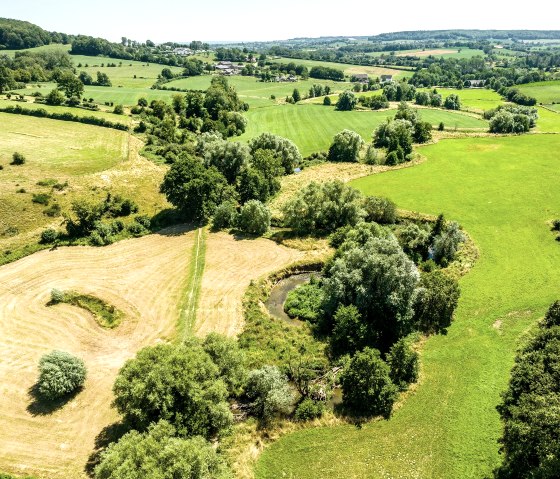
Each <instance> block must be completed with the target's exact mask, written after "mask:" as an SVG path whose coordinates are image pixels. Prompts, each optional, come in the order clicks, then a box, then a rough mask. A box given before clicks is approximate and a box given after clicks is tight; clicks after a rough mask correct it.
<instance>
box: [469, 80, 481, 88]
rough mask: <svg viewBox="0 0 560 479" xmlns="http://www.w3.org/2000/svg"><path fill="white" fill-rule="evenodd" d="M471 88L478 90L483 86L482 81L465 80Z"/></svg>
mask: <svg viewBox="0 0 560 479" xmlns="http://www.w3.org/2000/svg"><path fill="white" fill-rule="evenodd" d="M467 81H468V83H469V86H470V87H471V88H480V87H483V86H484V80H467Z"/></svg>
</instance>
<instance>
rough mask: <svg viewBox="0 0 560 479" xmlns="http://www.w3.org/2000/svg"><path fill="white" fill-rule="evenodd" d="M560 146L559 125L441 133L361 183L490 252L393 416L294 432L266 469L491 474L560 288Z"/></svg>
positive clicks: (315, 473)
mask: <svg viewBox="0 0 560 479" xmlns="http://www.w3.org/2000/svg"><path fill="white" fill-rule="evenodd" d="M559 131H560V130H559ZM559 146H560V140H559V137H558V136H557V135H525V136H521V137H509V138H469V139H456V140H442V141H440V142H439V143H437V144H434V145H429V146H426V147H423V148H421V150H420V151H421V152H422V154H423V155H425V156H426V157H427V161H426V162H424V163H422V164H421V165H418V166H415V167H413V168H406V169H403V170H399V171H393V172H388V173H382V174H378V175H373V176H369V177H366V178H362V179H359V180H356V181H355V182H354V183H353V184H354V186H356V187H357V188H359V189H360V190H362V191H363V192H364V193H366V194H374V195H384V196H388V197H390V198H392V199H393V200H394V201H396V203H397V205H398V206H399V207H400V208H405V209H408V210H415V211H420V212H424V213H431V214H438V213H440V212H443V213H444V214H445V215H446V217H447V218H449V219H453V220H456V221H459V222H460V223H461V224H462V225H463V227H464V228H465V229H466V230H467V231H468V232H469V234H470V235H471V236H472V238H473V239H474V241H475V242H476V244H477V246H478V248H479V250H480V259H479V260H478V262H477V263H476V265H475V267H474V268H473V270H472V271H471V272H470V273H468V274H467V276H465V277H464V278H463V279H462V280H461V291H462V293H461V299H460V302H459V308H458V311H457V313H456V318H455V322H454V324H453V325H452V326H451V328H450V329H449V332H448V334H447V335H442V336H434V337H431V338H429V340H428V341H427V342H426V344H425V346H424V348H423V350H422V357H421V359H422V361H421V362H422V368H421V378H420V383H419V385H418V387H417V388H416V390H415V391H414V392H413V393H412V394H410V395H409V396H408V397H407V398H406V399H405V401H404V402H403V403H402V405H401V407H400V408H398V409H397V410H396V411H395V413H394V416H393V417H392V418H391V419H390V420H388V421H375V422H372V423H369V424H367V425H365V426H363V427H361V428H357V427H354V426H350V425H347V426H340V427H333V428H318V429H308V430H304V431H301V432H296V433H294V434H291V435H288V436H286V437H284V438H283V439H281V440H280V441H279V442H277V443H274V444H273V445H271V446H270V447H269V448H268V449H267V450H265V452H264V454H263V455H262V457H261V459H260V461H259V463H258V465H257V469H256V476H257V477H258V478H273V477H298V478H308V477H309V478H311V477H324V478H329V477H333V478H334V477H353V478H366V477H368V478H382V477H395V478H396V477H398V478H425V477H453V478H473V479H474V478H481V477H488V475H489V474H490V472H491V470H492V469H493V468H494V467H496V466H497V465H498V463H499V455H498V444H497V442H496V441H497V439H498V437H499V435H500V433H501V423H500V421H499V417H498V414H497V412H496V410H495V406H496V404H498V402H499V395H500V392H501V391H503V390H504V389H505V387H506V384H507V380H508V378H509V371H510V368H511V366H512V362H513V355H514V352H515V349H516V348H517V346H518V344H519V340H520V337H521V336H522V335H523V334H524V333H525V332H526V331H527V330H528V328H529V327H530V326H531V325H533V324H534V322H535V320H536V319H537V318H539V317H541V316H542V315H543V313H544V311H545V310H546V308H547V307H548V305H549V304H550V303H551V302H552V301H553V300H555V299H558V296H559V292H558V289H557V285H558V284H559V282H560V270H559V269H558V267H557V265H558V263H559V262H560V248H559V247H558V243H557V242H555V241H554V237H553V235H551V233H550V230H549V226H548V225H547V223H546V222H547V221H549V220H550V219H551V218H553V217H558V216H560V198H559V197H558V195H557V194H556V185H557V184H558V181H560V168H558V156H557V153H556V152H557V150H558V148H559ZM334 457H336V460H333V458H334Z"/></svg>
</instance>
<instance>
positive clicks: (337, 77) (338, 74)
mask: <svg viewBox="0 0 560 479" xmlns="http://www.w3.org/2000/svg"><path fill="white" fill-rule="evenodd" d="M309 76H310V77H311V78H319V79H322V80H334V81H344V72H343V71H342V70H338V69H337V68H331V67H325V66H316V67H312V68H311V70H310V71H309Z"/></svg>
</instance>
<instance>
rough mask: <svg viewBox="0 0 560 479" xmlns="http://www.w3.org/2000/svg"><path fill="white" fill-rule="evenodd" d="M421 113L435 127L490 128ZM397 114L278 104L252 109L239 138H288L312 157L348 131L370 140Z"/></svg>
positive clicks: (449, 115)
mask: <svg viewBox="0 0 560 479" xmlns="http://www.w3.org/2000/svg"><path fill="white" fill-rule="evenodd" d="M420 113H421V117H422V119H423V120H424V121H429V122H430V123H432V125H435V126H437V125H439V123H440V122H443V123H444V124H445V126H446V128H447V129H455V128H460V129H463V128H481V129H486V128H487V123H486V122H485V121H483V120H480V119H478V118H474V117H472V116H467V115H464V114H462V113H456V112H451V111H447V110H439V109H438V110H436V109H422V110H421V112H420ZM394 114H395V110H385V111H357V110H354V111H336V110H335V109H334V107H326V106H323V105H314V104H301V105H290V104H283V105H276V106H271V107H269V108H259V109H254V110H249V111H248V112H247V113H246V117H247V121H248V123H247V130H246V131H245V133H244V134H243V135H241V136H240V137H238V139H240V140H249V139H250V138H253V137H255V136H258V135H260V134H261V133H264V132H270V133H274V134H276V135H280V136H283V137H285V138H289V139H290V140H292V141H293V142H295V144H296V145H297V146H298V148H299V149H300V151H301V153H302V154H303V155H309V154H311V153H313V152H316V151H325V150H327V149H328V148H329V145H330V144H331V142H332V138H333V136H334V135H335V134H336V133H338V132H339V131H341V130H344V129H345V128H346V129H349V130H353V131H356V132H358V133H359V134H360V135H361V136H362V137H363V138H364V140H365V141H371V135H372V132H373V130H374V129H375V128H376V127H377V126H378V125H379V124H380V123H382V122H383V121H385V119H386V118H389V117H393V116H394Z"/></svg>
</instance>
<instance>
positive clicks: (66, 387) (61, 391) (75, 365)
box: [37, 351, 86, 401]
mask: <svg viewBox="0 0 560 479" xmlns="http://www.w3.org/2000/svg"><path fill="white" fill-rule="evenodd" d="M85 380H86V367H85V365H84V362H83V361H82V360H81V359H79V358H77V357H75V356H72V355H71V354H69V353H66V352H63V351H53V352H51V353H48V354H45V355H44V356H43V357H42V358H41V360H40V361H39V380H38V382H37V391H38V393H39V394H40V395H41V396H42V397H43V398H44V399H47V400H50V401H52V400H55V399H58V398H61V397H63V396H66V395H67V394H70V393H72V392H74V391H76V390H77V389H79V388H80V387H82V386H83V384H84V382H85Z"/></svg>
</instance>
